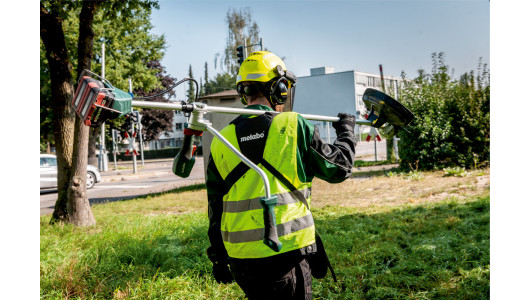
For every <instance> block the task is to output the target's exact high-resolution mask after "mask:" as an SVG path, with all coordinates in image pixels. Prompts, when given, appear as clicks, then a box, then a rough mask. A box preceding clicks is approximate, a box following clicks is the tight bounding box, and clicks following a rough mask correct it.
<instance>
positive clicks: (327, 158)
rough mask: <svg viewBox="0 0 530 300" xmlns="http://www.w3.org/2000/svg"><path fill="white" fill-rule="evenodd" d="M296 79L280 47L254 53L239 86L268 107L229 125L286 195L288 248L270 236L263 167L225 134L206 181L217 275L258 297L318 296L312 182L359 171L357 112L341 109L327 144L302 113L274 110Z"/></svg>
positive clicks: (258, 106) (277, 191)
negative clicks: (314, 280)
mask: <svg viewBox="0 0 530 300" xmlns="http://www.w3.org/2000/svg"><path fill="white" fill-rule="evenodd" d="M296 80H297V79H296V76H294V74H292V73H291V72H289V71H287V68H286V66H285V64H284V62H283V61H282V60H281V59H280V58H279V57H278V56H276V55H275V54H273V53H271V52H268V51H257V52H253V53H252V54H250V55H249V56H248V57H247V58H246V59H245V60H244V61H243V63H242V64H241V67H240V68H239V72H238V75H237V80H236V87H237V91H238V94H239V96H240V97H241V101H242V102H243V104H244V105H248V106H247V107H246V108H248V109H255V110H264V111H266V112H267V113H265V114H263V115H260V116H248V115H241V116H238V117H237V118H236V119H234V120H233V121H232V122H231V123H230V124H229V125H228V126H227V127H225V128H224V129H223V130H222V131H221V134H222V135H223V136H224V137H225V138H226V139H227V140H228V141H229V142H230V143H231V144H232V145H233V146H235V147H236V148H237V149H238V150H239V151H240V152H241V153H243V155H245V156H246V157H247V158H248V159H249V160H251V161H252V162H253V163H254V164H256V165H257V166H259V167H260V168H261V169H262V170H263V171H264V172H265V173H266V174H267V176H268V179H269V181H270V189H271V194H273V195H277V196H278V203H277V204H276V206H275V209H274V211H275V216H276V224H277V226H276V228H277V231H278V236H279V242H281V244H282V247H281V250H279V249H272V248H271V247H269V246H267V245H266V244H265V243H263V238H264V226H265V225H264V219H263V208H262V206H261V205H260V201H259V200H260V198H261V197H263V196H264V194H265V188H264V184H263V181H262V179H261V177H260V176H259V174H258V173H257V172H255V171H254V170H252V169H249V167H247V166H246V164H244V163H243V162H242V161H241V160H240V159H239V158H238V157H237V156H236V155H235V154H234V153H232V152H231V151H230V150H229V149H228V148H227V147H226V146H225V145H224V144H223V143H222V142H221V141H220V140H218V139H215V138H214V140H213V141H212V144H211V147H210V150H211V153H210V156H209V159H208V168H207V174H206V187H207V192H208V217H209V222H210V223H209V229H208V236H209V239H210V244H211V246H210V247H209V248H208V249H207V254H208V257H209V259H210V260H211V261H212V263H213V275H214V277H215V279H216V281H217V282H218V283H230V282H233V281H234V279H235V281H236V282H237V284H238V285H239V286H240V287H241V289H242V290H243V291H244V293H245V294H246V296H247V297H248V299H250V300H252V299H311V295H312V288H311V283H312V278H311V277H312V276H311V275H312V274H311V273H312V272H311V266H310V265H309V263H308V261H310V259H308V258H311V257H313V256H314V255H316V253H322V252H319V251H323V250H324V249H317V247H316V245H317V244H316V242H317V235H316V230H315V224H314V221H313V216H312V214H311V210H310V203H311V182H312V180H313V178H314V177H317V178H320V179H323V180H325V181H327V182H330V183H339V182H342V181H344V180H346V179H347V178H349V177H350V175H351V173H352V170H353V162H354V157H355V145H356V139H355V135H354V127H355V117H354V116H352V115H349V114H344V113H340V114H339V119H340V120H339V121H338V122H334V123H333V127H334V128H335V130H336V133H337V139H336V141H335V142H334V143H333V144H327V143H325V142H323V141H322V139H321V138H320V136H319V132H318V129H317V127H315V126H314V125H313V124H312V123H310V122H309V121H307V120H306V119H304V118H303V117H301V116H300V115H299V114H297V113H294V112H283V113H274V111H275V110H277V111H281V107H282V105H284V104H285V103H286V102H287V100H288V99H292V97H293V96H294V88H295V84H296ZM327 100H328V99H323V101H327ZM291 103H292V101H291ZM319 245H320V244H319ZM320 248H322V246H321V247H320ZM326 268H327V266H325V270H327V269H326ZM313 276H314V274H313ZM316 278H318V277H316Z"/></svg>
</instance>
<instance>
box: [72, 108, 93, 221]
mask: <svg viewBox="0 0 530 300" xmlns="http://www.w3.org/2000/svg"><path fill="white" fill-rule="evenodd" d="M75 129H76V130H75V133H76V134H75V135H76V140H77V143H76V144H75V146H74V153H75V154H76V155H75V157H74V174H73V175H74V176H73V177H72V180H71V181H70V186H69V188H68V202H67V204H66V207H67V211H68V222H69V223H72V224H74V225H77V226H91V225H95V224H96V219H95V218H94V214H93V213H92V209H90V202H89V201H88V197H87V189H86V173H87V170H86V165H87V159H88V131H89V127H88V126H85V125H84V124H83V122H82V121H81V118H79V117H77V118H76V121H75Z"/></svg>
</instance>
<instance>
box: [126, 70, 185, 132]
mask: <svg viewBox="0 0 530 300" xmlns="http://www.w3.org/2000/svg"><path fill="white" fill-rule="evenodd" d="M148 67H149V69H152V70H156V77H157V78H158V80H159V82H160V85H161V87H160V88H155V89H154V90H152V91H149V92H146V91H144V90H143V89H142V88H140V89H135V90H134V94H135V95H137V96H141V97H146V96H152V95H156V94H158V93H160V92H162V91H163V90H165V89H167V88H169V87H171V86H173V85H175V83H176V80H177V79H176V78H174V77H171V76H169V75H168V74H166V68H165V67H163V66H162V64H161V63H160V61H158V60H155V61H152V62H149V64H148ZM164 96H166V97H164ZM172 96H175V91H173V90H171V91H169V92H167V93H166V94H165V95H160V96H158V97H156V98H152V99H149V101H153V102H165V103H168V102H169V98H171V97H172ZM141 114H142V119H141V123H142V138H143V140H144V141H145V142H147V141H151V140H156V139H158V135H159V134H160V132H167V131H170V132H172V131H173V116H174V115H175V113H174V111H172V110H165V109H149V108H145V109H143V110H142V112H141ZM125 124H127V125H129V126H130V122H126V123H125ZM122 130H124V131H125V128H122Z"/></svg>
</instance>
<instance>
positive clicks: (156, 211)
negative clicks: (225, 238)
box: [40, 178, 490, 299]
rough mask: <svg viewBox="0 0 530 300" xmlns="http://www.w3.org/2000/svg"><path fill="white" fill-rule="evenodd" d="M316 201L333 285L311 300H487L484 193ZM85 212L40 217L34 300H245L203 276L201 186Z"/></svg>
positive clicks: (328, 282) (322, 285) (206, 271)
mask: <svg viewBox="0 0 530 300" xmlns="http://www.w3.org/2000/svg"><path fill="white" fill-rule="evenodd" d="M381 180H396V179H392V178H388V179H385V178H382V179H381ZM403 182H405V181H403ZM343 184H350V185H351V184H353V181H348V182H346V183H343ZM407 184H408V183H407ZM410 184H417V183H414V182H412V183H410ZM343 197H355V195H352V194H351V193H347V192H345V193H344V195H343ZM425 197H428V196H425ZM318 199H319V201H320V202H324V205H323V203H320V205H316V206H315V207H314V209H313V210H314V215H315V219H316V223H317V229H318V231H319V233H320V235H321V236H322V239H323V240H324V243H325V245H326V247H327V252H328V254H329V255H330V260H331V262H332V264H333V266H334V268H335V272H336V273H337V277H338V280H339V282H338V283H334V282H333V280H332V279H331V276H328V277H326V278H325V279H322V280H314V282H313V289H314V294H313V298H314V299H487V298H489V272H490V270H489V266H490V262H489V242H490V237H489V190H488V191H487V193H482V195H479V196H469V197H467V198H464V199H461V198H456V197H454V196H453V197H450V198H448V199H441V200H439V199H438V200H436V201H433V202H422V201H418V202H417V203H412V204H411V203H401V202H400V203H398V204H385V203H384V204H380V205H370V206H340V205H335V204H333V205H325V201H324V200H323V199H324V197H323V195H320V196H319V197H318ZM426 199H427V198H426ZM429 199H430V198H429ZM315 201H316V200H315ZM190 203H195V204H196V205H195V206H193V205H190ZM93 212H94V215H95V216H96V220H97V225H96V226H95V227H91V228H76V227H73V226H69V225H54V226H52V225H48V221H49V216H48V217H42V218H41V242H40V245H41V251H40V253H41V259H40V261H41V265H40V270H41V279H40V284H41V285H40V287H41V297H42V298H46V299H56V298H61V299H63V298H84V299H96V298H98V299H100V298H115V299H133V298H134V299H145V298H147V299H166V298H170V299H242V298H243V293H242V292H241V291H240V289H239V287H238V286H237V285H236V284H235V283H234V284H229V285H218V284H217V283H216V282H215V280H214V279H213V276H212V275H211V272H210V269H211V264H210V262H209V260H208V258H207V256H206V248H207V247H208V245H209V243H208V238H207V227H208V219H207V213H206V193H205V190H204V188H203V186H199V187H198V188H197V189H195V190H194V189H191V190H190V189H186V190H184V191H180V192H174V193H167V194H162V195H156V196H152V197H146V198H142V199H137V200H129V201H122V202H115V203H108V204H100V205H95V206H93Z"/></svg>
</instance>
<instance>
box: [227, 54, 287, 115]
mask: <svg viewBox="0 0 530 300" xmlns="http://www.w3.org/2000/svg"><path fill="white" fill-rule="evenodd" d="M244 81H251V82H256V83H258V86H260V87H261V89H262V91H263V92H264V95H265V96H266V97H267V98H268V100H269V102H270V103H271V105H272V106H273V107H274V106H276V105H279V104H284V103H285V102H286V101H287V99H288V97H289V96H290V97H294V91H293V90H292V88H293V87H294V86H295V84H296V81H297V78H296V76H294V74H293V73H291V72H289V71H287V68H286V67H285V64H284V62H283V61H282V59H281V58H279V57H278V56H277V55H275V54H274V53H271V52H268V51H256V52H252V53H251V54H250V55H249V56H248V57H247V58H246V59H245V60H244V61H243V63H241V67H240V68H239V72H238V73H237V79H236V87H237V92H238V94H239V96H240V97H241V102H242V103H243V104H244V105H247V104H248V101H247V99H246V96H245V95H252V94H256V93H257V87H256V86H250V87H243V86H242V85H241V83H242V82H244ZM289 90H291V93H290V95H289V93H288V92H289Z"/></svg>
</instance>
